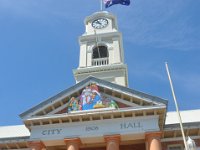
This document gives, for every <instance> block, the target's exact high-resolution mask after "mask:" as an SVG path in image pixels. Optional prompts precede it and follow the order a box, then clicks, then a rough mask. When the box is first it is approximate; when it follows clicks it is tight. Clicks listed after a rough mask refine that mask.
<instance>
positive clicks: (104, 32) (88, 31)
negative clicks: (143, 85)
mask: <svg viewBox="0 0 200 150" xmlns="http://www.w3.org/2000/svg"><path fill="white" fill-rule="evenodd" d="M84 23H85V33H84V34H83V35H82V36H80V37H79V44H80V58H79V67H78V68H77V69H74V70H73V73H74V77H75V80H76V83H78V82H80V81H82V80H84V79H85V78H87V77H88V76H94V77H96V78H99V79H103V80H107V81H109V82H112V83H116V84H119V85H122V86H126V87H127V86H128V75H127V66H126V64H124V49H123V43H122V34H121V33H120V32H119V31H118V26H117V19H116V17H115V16H114V15H113V14H111V13H109V12H106V11H101V12H96V13H94V14H92V15H91V16H88V17H86V19H85V21H84Z"/></svg>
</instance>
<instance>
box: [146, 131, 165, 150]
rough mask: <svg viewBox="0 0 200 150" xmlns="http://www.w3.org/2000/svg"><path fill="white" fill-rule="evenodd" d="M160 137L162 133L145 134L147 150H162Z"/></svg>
mask: <svg viewBox="0 0 200 150" xmlns="http://www.w3.org/2000/svg"><path fill="white" fill-rule="evenodd" d="M161 135H162V132H152V133H146V135H145V138H146V144H147V150H162V147H161V142H160V139H161Z"/></svg>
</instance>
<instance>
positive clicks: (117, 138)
mask: <svg viewBox="0 0 200 150" xmlns="http://www.w3.org/2000/svg"><path fill="white" fill-rule="evenodd" d="M104 140H105V141H106V142H110V141H115V142H117V143H120V141H121V136H120V135H119V134H115V135H105V136H104Z"/></svg>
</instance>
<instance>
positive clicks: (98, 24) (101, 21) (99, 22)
mask: <svg viewBox="0 0 200 150" xmlns="http://www.w3.org/2000/svg"><path fill="white" fill-rule="evenodd" d="M107 25H108V20H107V19H105V18H98V19H96V20H94V21H93V22H92V27H93V28H95V29H102V28H105V27H106V26H107Z"/></svg>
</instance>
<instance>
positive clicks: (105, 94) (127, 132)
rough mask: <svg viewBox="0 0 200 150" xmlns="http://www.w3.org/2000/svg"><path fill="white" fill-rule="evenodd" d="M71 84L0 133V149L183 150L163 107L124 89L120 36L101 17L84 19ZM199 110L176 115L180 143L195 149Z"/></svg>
mask: <svg viewBox="0 0 200 150" xmlns="http://www.w3.org/2000/svg"><path fill="white" fill-rule="evenodd" d="M84 24H85V33H84V34H83V35H81V36H80V37H79V44H80V59H79V66H78V68H77V69H74V70H73V74H74V77H75V80H76V84H75V85H73V86H72V87H69V88H68V89H66V90H64V91H62V92H60V93H58V94H57V95H55V96H53V97H51V98H50V99H48V100H45V101H43V102H41V103H40V104H38V105H36V106H33V107H32V108H31V109H29V110H27V111H25V112H23V113H22V114H20V117H21V119H22V120H23V123H24V125H17V126H3V127H0V149H1V150H3V149H21V150H25V149H27V150H28V149H31V150H42V149H47V150H183V149H184V144H183V140H182V135H181V130H180V126H179V122H178V118H177V114H176V113H175V112H167V101H166V100H164V99H162V98H159V97H156V96H152V95H149V94H146V93H142V92H140V91H136V90H134V89H130V88H128V73H127V72H128V68H127V65H126V64H125V63H124V50H123V42H122V41H123V40H122V34H121V33H120V32H119V31H118V24H117V20H116V17H115V16H114V15H113V14H111V13H109V12H106V11H101V12H96V13H94V14H92V15H91V16H88V17H86V18H85V21H84ZM199 114H200V110H189V111H182V112H181V115H182V120H183V127H184V132H185V135H186V137H188V136H190V138H191V139H193V140H194V141H195V143H196V145H197V147H200V117H199Z"/></svg>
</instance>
